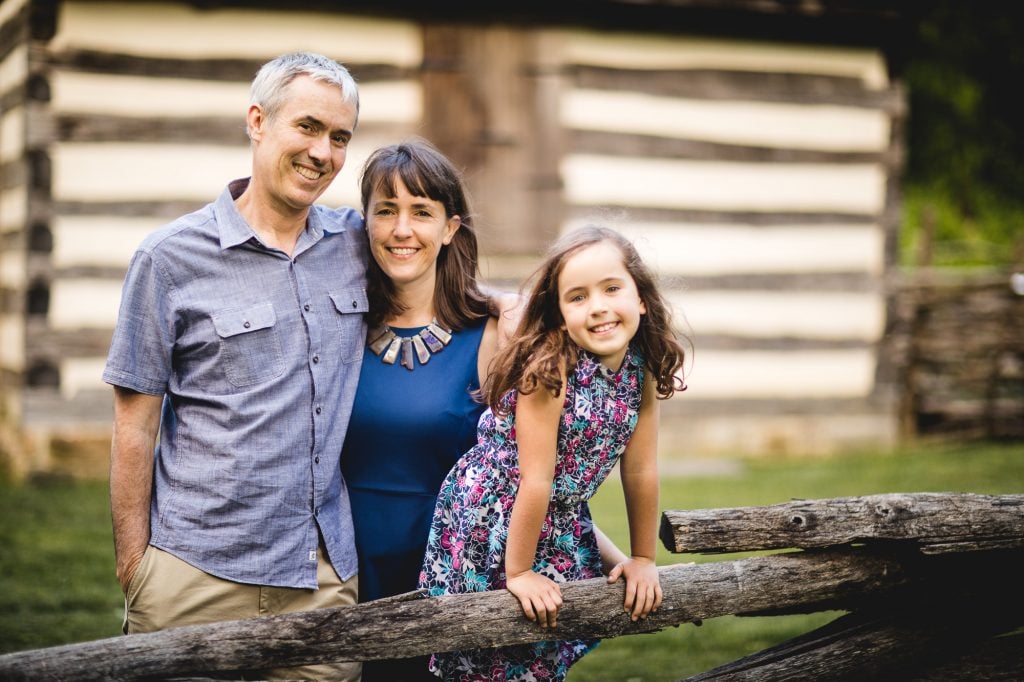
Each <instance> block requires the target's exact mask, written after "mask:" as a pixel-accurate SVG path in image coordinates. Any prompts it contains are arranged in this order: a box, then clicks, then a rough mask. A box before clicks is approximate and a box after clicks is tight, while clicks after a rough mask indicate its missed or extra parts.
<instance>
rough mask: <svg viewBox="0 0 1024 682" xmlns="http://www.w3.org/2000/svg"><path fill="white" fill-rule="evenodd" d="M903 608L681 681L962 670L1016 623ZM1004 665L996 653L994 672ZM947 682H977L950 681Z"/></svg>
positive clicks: (881, 676)
mask: <svg viewBox="0 0 1024 682" xmlns="http://www.w3.org/2000/svg"><path fill="white" fill-rule="evenodd" d="M944 606H946V605H944ZM948 606H953V604H949V605H948ZM964 606H966V605H964ZM905 607H906V610H903V609H900V608H894V607H893V606H892V605H890V606H889V607H887V608H886V609H885V611H884V612H883V611H878V610H872V611H869V612H858V613H851V614H849V615H846V616H841V617H840V618H837V619H836V620H834V621H832V622H831V623H829V624H828V625H826V626H824V627H822V628H819V629H817V630H815V631H813V632H810V633H807V634H805V635H801V636H800V637H795V638H793V639H790V640H788V641H786V642H783V643H781V644H779V645H777V646H774V647H770V648H768V649H765V650H763V651H760V652H758V653H755V654H752V655H750V656H745V657H744V658H741V659H739V660H736V661H733V662H731V663H727V664H725V665H722V666H719V667H717V668H714V669H713V670H709V671H707V672H704V673H701V674H700V675H694V676H693V677H689V678H687V679H686V682H708V681H710V680H715V681H718V682H724V681H726V680H728V681H729V682H738V681H739V680H757V681H758V682H760V681H762V680H823V679H827V680H830V681H831V682H844V681H846V680H849V681H851V682H853V681H858V682H859V681H860V680H889V679H891V680H909V679H915V678H916V677H917V675H918V673H919V672H920V671H921V669H922V668H929V667H932V665H933V664H935V663H936V662H942V663H944V665H943V666H942V667H941V669H942V670H946V671H949V670H950V668H949V667H948V666H952V667H953V668H954V669H956V668H962V667H963V666H964V663H957V662H956V661H957V660H958V659H961V658H964V659H965V661H969V660H972V659H971V652H973V651H974V650H975V649H976V648H977V647H978V646H979V645H980V644H981V643H983V642H985V640H988V639H989V638H991V637H993V636H995V635H997V634H999V633H1002V632H1007V631H1009V630H1012V629H1013V628H1014V627H1015V625H1016V624H1017V623H1020V622H1021V621H1022V617H1021V615H1020V614H1019V612H1018V613H1012V612H1011V610H1005V611H1001V612H985V611H984V610H982V609H979V608H977V605H976V604H975V605H973V608H970V607H968V608H953V609H947V608H942V610H941V611H940V610H939V608H938V605H935V604H932V605H930V606H928V605H923V604H919V603H918V604H914V603H910V604H906V605H905ZM1000 651H1001V649H1000ZM1003 658H1005V657H1003V656H1002V655H1001V654H1000V657H999V658H997V659H996V661H997V665H998V664H999V662H1001V661H1002V659H1003ZM985 660H988V659H985ZM945 679H978V678H964V677H960V676H959V675H953V676H951V677H947V678H945ZM985 679H988V678H985Z"/></svg>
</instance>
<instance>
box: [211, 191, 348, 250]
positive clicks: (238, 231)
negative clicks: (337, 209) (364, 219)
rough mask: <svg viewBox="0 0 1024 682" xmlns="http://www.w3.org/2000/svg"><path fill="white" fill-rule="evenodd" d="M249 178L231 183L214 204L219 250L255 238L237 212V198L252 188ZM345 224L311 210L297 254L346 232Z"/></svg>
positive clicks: (297, 246) (251, 230)
mask: <svg viewBox="0 0 1024 682" xmlns="http://www.w3.org/2000/svg"><path fill="white" fill-rule="evenodd" d="M249 180H250V178H239V179H237V180H232V181H231V182H229V183H228V185H227V187H225V188H224V191H223V192H221V194H220V196H219V197H217V201H215V202H214V213H215V214H216V216H217V229H218V230H219V231H220V248H221V249H230V248H231V247H233V246H238V245H239V244H244V243H246V242H247V241H249V240H250V239H256V240H257V241H258V239H259V238H258V237H257V236H256V232H255V230H253V229H252V227H250V225H249V223H248V222H246V220H245V218H243V217H242V214H241V213H239V212H238V207H237V206H236V205H235V199H237V198H238V197H240V196H242V192H244V191H245V189H246V188H247V187H248V186H249ZM344 231H345V225H344V224H343V223H342V222H340V221H330V220H322V219H321V217H320V213H319V212H318V211H317V210H316V208H315V207H310V209H309V213H308V214H307V216H306V229H305V231H304V232H303V233H302V234H301V235H300V236H299V241H298V243H297V244H296V249H295V255H298V254H299V253H300V252H301V251H304V250H305V249H307V248H309V247H310V246H312V245H313V244H315V243H317V242H318V241H320V239H321V238H322V237H323V236H324V232H330V233H335V232H344Z"/></svg>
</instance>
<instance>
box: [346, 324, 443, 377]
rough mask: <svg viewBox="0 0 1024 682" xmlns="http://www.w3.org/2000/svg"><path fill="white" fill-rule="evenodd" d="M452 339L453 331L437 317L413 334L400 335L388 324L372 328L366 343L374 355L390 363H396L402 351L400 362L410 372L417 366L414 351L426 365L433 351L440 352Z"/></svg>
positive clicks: (422, 363)
mask: <svg viewBox="0 0 1024 682" xmlns="http://www.w3.org/2000/svg"><path fill="white" fill-rule="evenodd" d="M451 340H452V331H451V330H450V329H448V330H445V329H442V328H441V325H439V324H438V323H437V318H434V319H433V320H431V321H430V324H428V325H427V326H426V327H424V328H423V329H421V330H420V331H419V333H417V334H413V335H412V336H399V335H398V334H396V333H395V332H393V331H391V327H389V326H387V325H386V324H385V325H382V326H380V327H376V328H375V329H372V330H370V333H369V334H367V335H366V345H367V346H369V347H370V350H371V351H373V354H374V355H380V359H381V361H382V362H384V363H386V364H388V365H393V364H395V360H396V359H397V358H398V353H399V351H401V353H402V359H401V361H400V362H399V364H400V365H402V367H405V368H406V369H407V370H409V371H410V372H411V371H412V370H413V369H415V367H416V366H415V364H413V361H412V354H413V351H415V353H416V359H418V360H419V361H420V364H421V365H425V364H427V362H428V361H429V360H430V354H431V353H440V352H441V351H443V350H444V347H445V346H447V345H448V342H449V341H451ZM382 353H383V354H382Z"/></svg>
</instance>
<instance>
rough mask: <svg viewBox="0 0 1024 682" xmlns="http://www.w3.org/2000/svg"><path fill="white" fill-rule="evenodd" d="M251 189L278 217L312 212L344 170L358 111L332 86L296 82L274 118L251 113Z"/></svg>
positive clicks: (303, 79) (305, 79) (252, 110)
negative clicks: (319, 199)
mask: <svg viewBox="0 0 1024 682" xmlns="http://www.w3.org/2000/svg"><path fill="white" fill-rule="evenodd" d="M248 122H249V135H250V137H251V139H252V141H253V149H254V154H253V186H254V187H255V188H257V189H258V191H260V192H262V193H263V196H262V198H263V199H265V200H266V201H268V202H269V203H271V204H273V205H275V207H276V208H277V209H278V210H281V211H282V212H286V213H287V212H296V213H297V212H302V211H305V210H307V209H308V208H309V207H310V206H312V205H313V204H314V203H315V202H316V200H317V199H318V198H319V197H320V195H321V194H323V193H324V190H326V189H327V187H328V186H329V185H330V184H331V182H332V181H333V180H334V178H335V176H337V175H338V172H339V171H341V167H342V166H343V165H345V156H346V154H347V153H348V143H349V140H350V139H351V138H352V131H353V129H354V128H355V124H356V110H355V108H354V107H352V106H350V105H349V104H346V103H345V102H344V100H343V99H342V93H341V89H340V88H338V87H337V86H336V85H332V84H330V83H326V82H323V81H316V80H313V79H312V78H310V77H309V76H299V77H298V78H296V79H295V80H293V81H292V82H291V83H289V84H288V85H287V86H286V91H285V96H284V98H283V102H282V105H281V107H280V109H278V111H277V113H275V114H274V116H273V117H272V118H269V119H268V118H267V117H266V116H265V115H264V113H263V111H262V109H260V107H258V106H252V107H250V108H249V118H248Z"/></svg>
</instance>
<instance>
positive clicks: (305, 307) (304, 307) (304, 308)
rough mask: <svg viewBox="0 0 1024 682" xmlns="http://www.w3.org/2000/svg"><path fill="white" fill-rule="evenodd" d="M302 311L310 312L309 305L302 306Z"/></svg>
mask: <svg viewBox="0 0 1024 682" xmlns="http://www.w3.org/2000/svg"><path fill="white" fill-rule="evenodd" d="M302 309H303V310H305V311H306V312H307V313H308V312H309V304H308V303H307V304H306V305H304V306H302Z"/></svg>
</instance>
